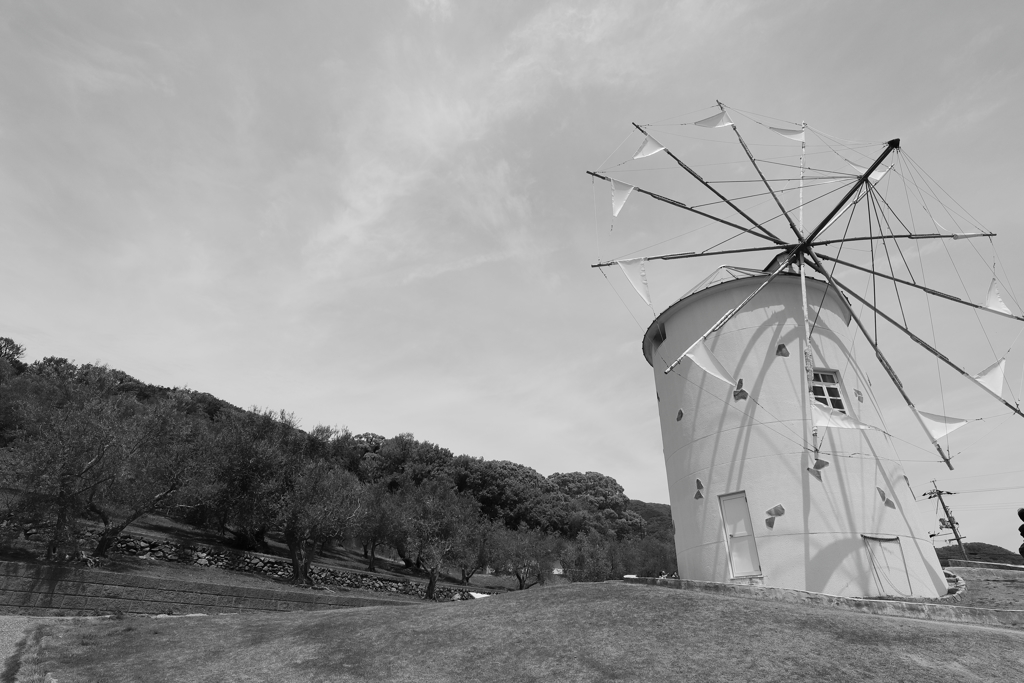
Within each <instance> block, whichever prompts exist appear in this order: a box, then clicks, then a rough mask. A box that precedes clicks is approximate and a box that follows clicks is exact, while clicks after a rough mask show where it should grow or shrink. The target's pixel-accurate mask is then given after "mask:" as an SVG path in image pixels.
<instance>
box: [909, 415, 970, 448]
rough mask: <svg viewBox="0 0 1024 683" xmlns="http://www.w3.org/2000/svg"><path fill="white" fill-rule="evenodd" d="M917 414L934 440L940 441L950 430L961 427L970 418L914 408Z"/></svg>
mask: <svg viewBox="0 0 1024 683" xmlns="http://www.w3.org/2000/svg"><path fill="white" fill-rule="evenodd" d="M914 412H916V413H917V416H918V417H919V418H921V423H922V424H923V425H924V426H925V429H927V430H928V433H929V434H931V436H932V441H933V442H934V441H938V440H939V439H941V438H942V437H944V436H946V435H947V434H949V433H950V432H952V431H954V430H957V429H960V428H961V427H963V426H964V425H965V424H967V423H968V422H970V420H964V419H961V418H959V417H949V416H947V415H936V414H935V413H926V412H924V411H923V410H917V409H916V408H915V409H914Z"/></svg>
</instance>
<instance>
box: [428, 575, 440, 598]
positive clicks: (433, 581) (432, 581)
mask: <svg viewBox="0 0 1024 683" xmlns="http://www.w3.org/2000/svg"><path fill="white" fill-rule="evenodd" d="M437 574H438V570H437V569H434V568H432V569H430V570H428V572H427V576H428V580H427V596H426V597H427V600H433V599H434V589H435V588H436V587H437Z"/></svg>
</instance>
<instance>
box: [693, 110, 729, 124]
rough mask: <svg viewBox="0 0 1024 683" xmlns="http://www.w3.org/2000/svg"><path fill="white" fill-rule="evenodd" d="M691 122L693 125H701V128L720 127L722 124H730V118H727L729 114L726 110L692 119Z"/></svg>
mask: <svg viewBox="0 0 1024 683" xmlns="http://www.w3.org/2000/svg"><path fill="white" fill-rule="evenodd" d="M693 124H694V125H695V126H701V127H702V128H721V127H722V126H731V125H732V119H730V118H729V114H728V113H727V112H724V111H723V112H721V113H719V114H715V115H714V116H709V117H707V118H706V119H701V120H700V121H694V122H693Z"/></svg>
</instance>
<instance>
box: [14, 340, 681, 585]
mask: <svg viewBox="0 0 1024 683" xmlns="http://www.w3.org/2000/svg"><path fill="white" fill-rule="evenodd" d="M0 342H2V344H0V490H3V491H7V492H8V494H9V495H7V496H6V497H5V498H4V500H3V501H0V508H2V509H0V556H2V555H3V553H4V547H5V546H9V544H12V543H13V542H14V540H15V539H16V538H17V537H18V536H19V535H22V536H24V537H25V539H28V538H29V537H30V536H31V537H33V538H34V540H35V541H36V542H37V543H38V553H37V554H40V555H41V556H42V557H45V559H46V560H47V561H51V560H57V561H64V560H67V559H71V558H78V559H82V558H83V553H84V554H87V555H92V556H95V557H104V556H105V555H106V554H107V552H108V551H109V550H110V549H111V548H114V547H115V545H116V541H117V539H118V538H119V536H120V535H121V534H123V533H124V532H125V531H129V530H131V529H133V528H136V527H137V526H138V525H139V523H140V522H141V519H142V517H143V516H145V515H148V514H154V515H157V516H163V517H167V518H170V519H172V520H173V521H174V522H175V523H176V524H179V525H181V527H182V528H185V527H188V528H189V531H188V532H187V533H188V534H190V535H192V534H194V533H196V532H198V533H205V534H214V535H216V536H217V537H218V538H219V540H220V542H222V543H225V544H228V545H232V546H234V547H236V548H239V549H243V550H255V551H261V552H263V553H268V552H271V551H272V549H271V545H272V542H273V541H275V540H276V541H278V542H281V543H283V545H284V547H283V549H282V550H283V551H284V552H286V553H287V554H288V555H289V556H290V557H291V559H292V561H293V566H294V567H295V576H294V580H295V581H296V582H299V583H312V582H313V579H312V578H311V576H310V573H309V572H310V566H311V564H310V563H311V562H312V560H313V558H314V557H315V556H316V555H317V554H318V553H322V552H323V550H324V549H325V548H327V547H328V546H329V544H330V543H332V542H336V541H338V540H339V539H346V540H347V541H349V542H350V543H352V542H354V543H355V544H357V545H358V546H359V547H361V549H362V550H363V554H364V556H365V558H366V564H367V569H369V570H370V571H375V570H376V564H375V558H376V557H377V556H379V555H380V554H383V555H388V554H390V553H389V552H387V551H388V550H389V549H393V550H394V551H395V554H396V555H397V557H399V558H400V559H401V562H402V563H403V564H404V565H405V567H407V568H411V567H416V568H417V569H418V570H422V571H423V572H424V573H425V574H426V575H427V576H429V581H430V583H429V586H430V588H429V589H428V591H427V593H428V596H429V595H431V594H432V591H433V588H432V587H433V586H434V585H435V584H434V582H435V581H436V580H437V578H438V577H439V575H440V573H441V572H443V571H444V570H446V569H447V570H451V571H455V573H456V574H460V573H461V575H462V577H463V578H464V579H468V578H469V577H470V576H472V574H473V573H474V572H475V571H478V570H479V568H482V567H492V568H495V569H499V570H501V571H503V572H505V573H507V574H509V575H514V576H515V577H516V579H517V581H518V583H519V585H520V587H521V588H522V587H526V586H528V585H529V584H530V583H532V582H534V581H540V580H543V577H544V575H550V574H551V572H552V571H553V569H554V568H555V567H556V566H557V565H558V564H559V563H560V564H561V567H562V569H564V570H565V572H566V575H567V576H571V577H572V578H573V579H574V580H589V581H599V580H604V579H607V578H612V577H616V576H621V575H623V574H627V573H632V574H645V575H651V574H652V573H654V574H657V573H659V572H663V571H665V572H672V571H674V569H675V552H674V547H673V544H672V534H671V520H670V518H669V516H668V515H667V513H666V511H667V506H660V507H659V506H656V505H650V504H646V503H642V502H639V501H638V502H636V503H634V504H633V505H632V507H631V505H630V503H631V501H630V500H629V498H628V497H627V496H626V495H625V492H624V490H623V488H622V486H621V485H619V483H618V482H616V481H615V479H613V478H612V477H609V476H607V475H604V474H601V473H600V472H555V473H553V474H550V475H543V474H541V473H540V472H538V471H536V470H534V469H533V468H531V467H528V466H526V465H523V464H520V463H516V462H511V461H494V460H484V459H483V458H480V457H473V456H470V455H467V454H462V455H456V454H455V453H453V452H452V451H451V450H449V449H447V448H445V447H444V446H442V445H440V444H435V443H430V442H427V441H419V440H417V439H416V438H414V436H413V435H412V434H409V433H400V434H397V435H395V436H392V437H385V436H382V435H379V434H373V433H359V434H355V433H353V432H351V431H349V430H348V429H341V430H339V429H337V428H334V427H330V426H325V425H316V426H314V427H312V428H310V429H303V428H301V427H300V426H299V425H300V420H299V418H298V417H297V416H295V415H294V414H292V413H289V412H288V411H287V410H279V411H273V410H266V409H262V410H261V409H250V410H240V409H238V408H237V407H235V406H233V405H231V404H229V403H226V402H224V401H221V400H220V399H218V398H217V397H215V396H212V395H209V394H202V393H197V392H195V391H191V390H188V389H181V388H167V387H161V386H155V385H151V384H147V383H145V382H144V381H141V380H139V379H137V378H135V377H132V376H130V375H128V374H127V373H124V372H122V371H120V370H117V369H115V368H110V367H106V366H98V365H89V364H86V365H77V364H76V363H74V362H73V361H70V360H68V359H66V358H58V357H47V358H44V359H42V360H40V361H36V362H33V363H30V364H26V363H24V362H22V361H21V360H20V356H21V354H23V353H24V349H23V348H22V347H21V346H20V345H19V344H17V343H16V342H14V341H13V340H10V339H6V338H2V337H0ZM4 349H6V351H4ZM343 421H344V420H343V419H339V420H338V422H343ZM68 444H73V446H72V447H68V446H67V445H68ZM54 473H59V476H54ZM97 524H102V527H99V529H100V531H99V533H98V535H96V536H94V537H93V538H90V539H89V540H86V535H85V532H86V531H87V527H89V526H90V525H92V526H94V527H95V525H97ZM427 561H429V563H430V564H429V566H428V565H426V564H425V562H427Z"/></svg>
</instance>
